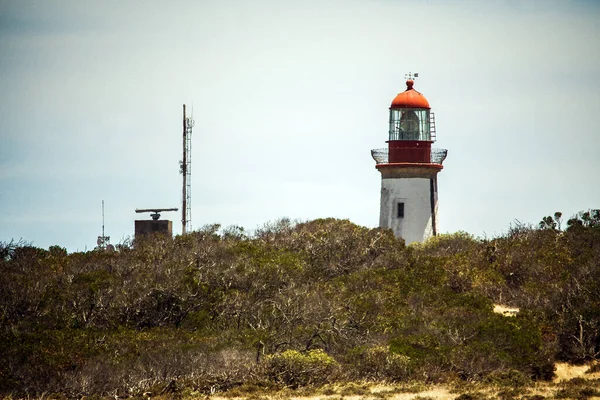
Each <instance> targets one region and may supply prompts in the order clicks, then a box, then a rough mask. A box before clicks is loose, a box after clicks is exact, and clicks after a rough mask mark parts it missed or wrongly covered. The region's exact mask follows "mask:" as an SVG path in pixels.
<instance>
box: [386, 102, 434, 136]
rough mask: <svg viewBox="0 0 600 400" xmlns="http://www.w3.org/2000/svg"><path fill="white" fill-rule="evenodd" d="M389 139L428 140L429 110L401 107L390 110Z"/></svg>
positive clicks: (429, 134)
mask: <svg viewBox="0 0 600 400" xmlns="http://www.w3.org/2000/svg"><path fill="white" fill-rule="evenodd" d="M389 134H390V139H389V140H423V141H430V140H431V133H430V129H429V110H428V109H422V108H401V109H392V110H390V132H389Z"/></svg>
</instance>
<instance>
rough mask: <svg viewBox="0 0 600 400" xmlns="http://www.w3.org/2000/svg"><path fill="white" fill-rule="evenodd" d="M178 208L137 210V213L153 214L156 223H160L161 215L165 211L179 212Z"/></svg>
mask: <svg viewBox="0 0 600 400" xmlns="http://www.w3.org/2000/svg"><path fill="white" fill-rule="evenodd" d="M177 210H178V209H177V208H136V209H135V212H136V213H146V212H149V213H151V214H150V216H151V217H152V219H153V220H154V221H158V219H159V218H160V213H161V212H164V211H177Z"/></svg>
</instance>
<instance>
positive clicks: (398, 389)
mask: <svg viewBox="0 0 600 400" xmlns="http://www.w3.org/2000/svg"><path fill="white" fill-rule="evenodd" d="M590 367H591V365H583V366H578V365H569V364H565V363H558V364H557V365H556V378H555V379H554V380H553V381H552V382H537V383H534V384H533V385H532V386H531V387H528V388H521V389H514V390H513V389H506V388H498V387H490V386H480V385H461V386H457V387H454V388H452V387H448V386H442V385H436V386H432V385H424V384H396V385H393V384H375V383H364V382H363V383H348V384H335V385H326V386H324V387H322V388H319V389H314V390H310V389H308V390H300V391H290V390H282V391H279V392H268V393H251V394H248V396H244V397H224V396H210V399H211V400H342V399H343V400H381V399H389V400H427V399H430V400H454V399H456V398H457V397H459V396H461V395H462V394H470V395H471V398H481V399H498V398H506V396H507V393H508V395H510V391H511V390H513V391H514V393H513V396H514V397H512V398H515V399H522V398H532V397H533V396H543V397H544V398H546V399H554V398H557V397H556V396H557V394H559V392H560V391H561V390H563V389H564V388H565V387H568V385H569V382H574V381H571V380H572V379H575V381H577V380H578V379H579V380H585V381H590V380H598V379H600V369H599V371H598V372H593V373H588V372H587V371H588V370H589V369H590ZM576 378H577V379H576ZM590 383H591V382H590ZM565 385H566V386H565ZM517 392H518V393H517ZM558 397H562V396H561V395H559V396H558ZM508 398H511V397H510V396H509V397H508ZM567 398H569V397H567ZM587 399H588V400H600V397H598V396H591V397H587Z"/></svg>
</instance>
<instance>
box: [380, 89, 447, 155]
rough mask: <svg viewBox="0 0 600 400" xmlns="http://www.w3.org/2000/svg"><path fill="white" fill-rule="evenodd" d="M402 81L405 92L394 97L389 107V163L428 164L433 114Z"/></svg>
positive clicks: (423, 100) (417, 93)
mask: <svg viewBox="0 0 600 400" xmlns="http://www.w3.org/2000/svg"><path fill="white" fill-rule="evenodd" d="M414 83H415V82H414V81H413V80H412V79H408V80H407V81H406V90H405V91H404V92H402V93H400V94H398V95H397V96H396V97H395V98H394V100H393V101H392V105H391V106H390V121H389V124H390V125H389V140H388V151H389V162H390V163H429V162H430V160H431V143H432V142H433V141H434V140H435V130H434V129H432V125H433V124H432V120H433V113H431V107H429V102H428V101H427V99H426V98H425V96H423V95H422V94H421V93H419V92H417V91H416V90H415V89H414V88H413V86H414Z"/></svg>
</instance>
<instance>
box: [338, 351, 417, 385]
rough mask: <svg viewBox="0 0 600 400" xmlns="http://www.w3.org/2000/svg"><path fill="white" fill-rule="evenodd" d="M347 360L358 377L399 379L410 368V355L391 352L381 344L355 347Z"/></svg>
mask: <svg viewBox="0 0 600 400" xmlns="http://www.w3.org/2000/svg"><path fill="white" fill-rule="evenodd" d="M348 361H349V364H350V365H351V366H352V368H353V369H354V370H355V371H356V374H357V378H359V379H367V380H390V381H400V380H403V379H406V378H407V377H408V375H409V373H410V369H411V368H410V361H411V360H410V357H408V356H405V355H402V354H396V353H391V352H390V351H389V349H388V348H387V347H383V346H376V347H368V348H364V347H358V348H355V349H354V350H353V351H352V352H351V354H350V357H349V360H348Z"/></svg>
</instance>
